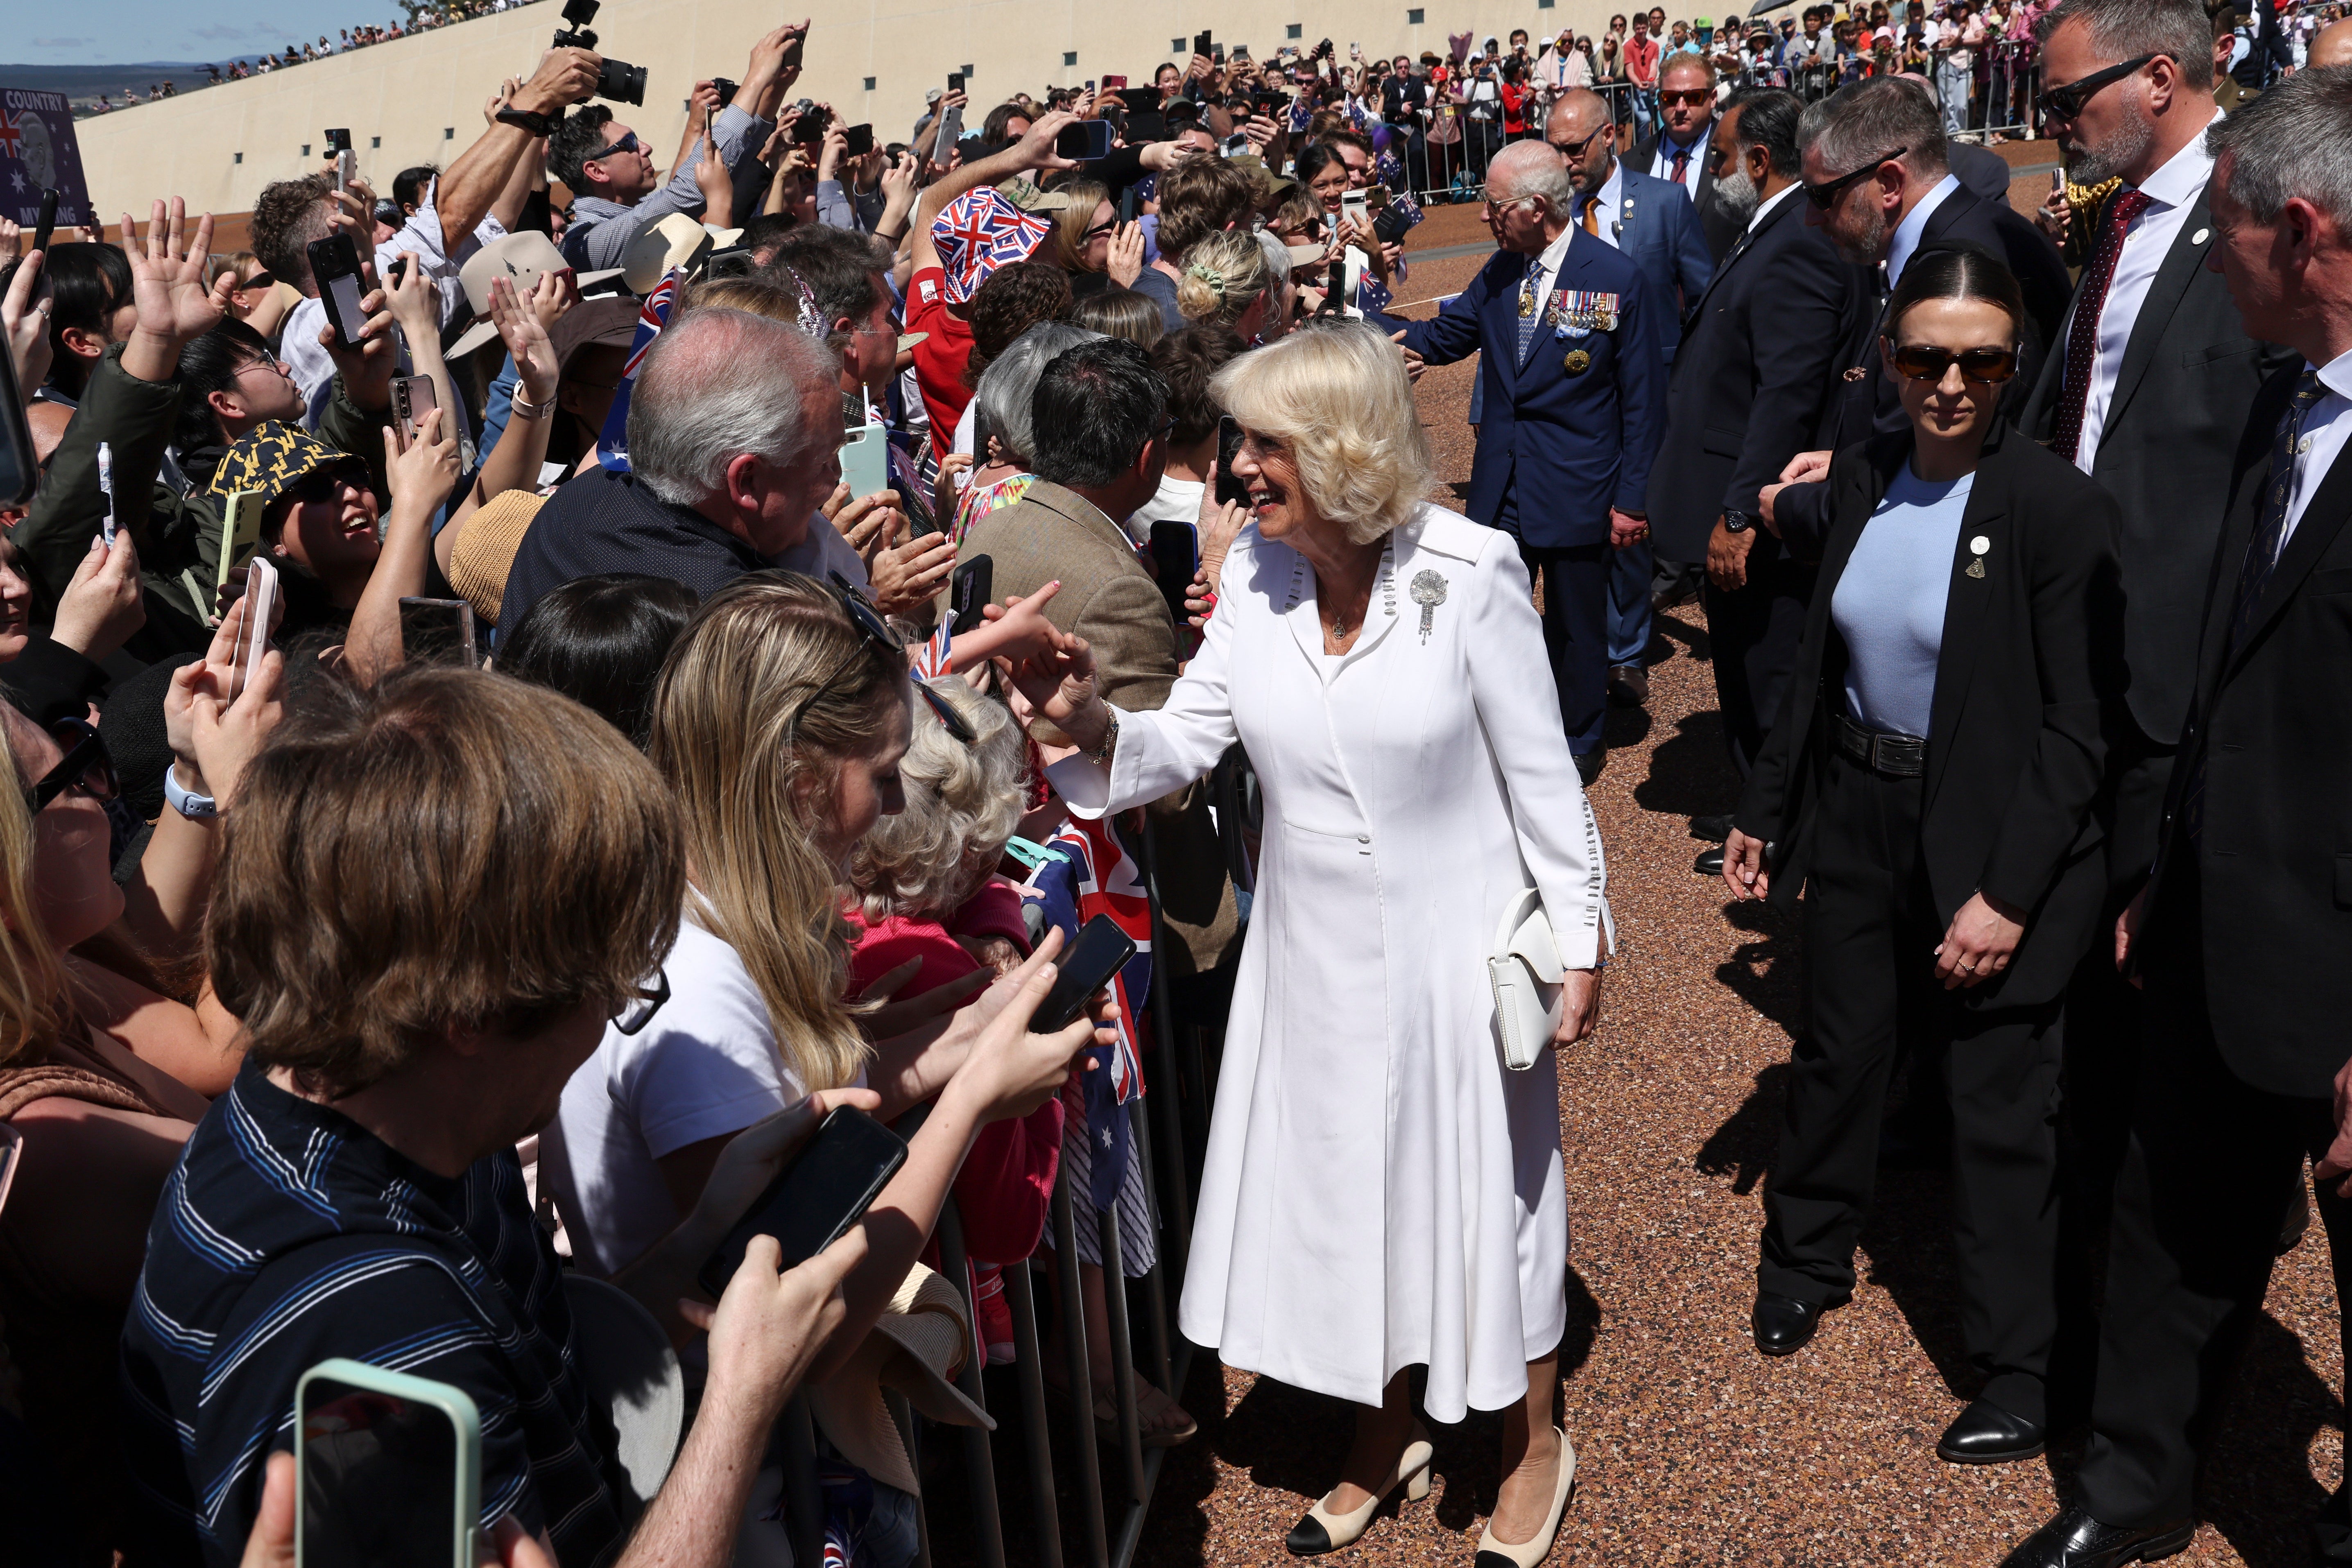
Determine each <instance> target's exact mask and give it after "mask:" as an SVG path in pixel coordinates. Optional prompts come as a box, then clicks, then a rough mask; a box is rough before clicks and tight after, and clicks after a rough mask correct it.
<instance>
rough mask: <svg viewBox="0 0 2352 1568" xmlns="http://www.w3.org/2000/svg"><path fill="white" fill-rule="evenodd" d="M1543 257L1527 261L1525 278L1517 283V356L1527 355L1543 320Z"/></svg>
mask: <svg viewBox="0 0 2352 1568" xmlns="http://www.w3.org/2000/svg"><path fill="white" fill-rule="evenodd" d="M1543 277H1544V265H1543V258H1541V257H1537V258H1535V259H1534V260H1532V261H1529V262H1528V276H1527V280H1526V281H1525V282H1523V283H1521V284H1520V285H1519V358H1520V359H1521V360H1525V359H1526V358H1527V357H1528V348H1529V347H1531V346H1532V345H1533V344H1534V342H1535V341H1536V328H1537V326H1538V324H1539V323H1540V322H1541V321H1542V320H1543V310H1542V307H1543V296H1544V287H1543Z"/></svg>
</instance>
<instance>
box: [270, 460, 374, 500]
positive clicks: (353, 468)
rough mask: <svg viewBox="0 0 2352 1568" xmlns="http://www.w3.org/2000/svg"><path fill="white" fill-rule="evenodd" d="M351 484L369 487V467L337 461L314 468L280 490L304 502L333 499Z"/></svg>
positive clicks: (352, 485)
mask: <svg viewBox="0 0 2352 1568" xmlns="http://www.w3.org/2000/svg"><path fill="white" fill-rule="evenodd" d="M347 484H348V485H349V486H351V487H352V489H355V490H364V489H367V488H368V478H367V469H366V468H363V467H360V466H357V465H354V464H351V463H336V464H333V465H331V466H330V467H328V468H313V469H311V470H310V472H309V473H307V474H304V475H303V476H302V477H301V478H300V479H296V480H295V481H294V482H293V483H292V484H290V485H288V486H287V487H286V488H285V489H282V490H280V491H278V494H280V495H288V496H292V497H293V498H294V499H295V500H299V501H304V502H314V501H331V500H335V499H336V498H337V497H338V496H339V495H341V493H342V488H343V487H344V486H345V485H347Z"/></svg>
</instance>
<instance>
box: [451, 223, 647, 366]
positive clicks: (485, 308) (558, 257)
mask: <svg viewBox="0 0 2352 1568" xmlns="http://www.w3.org/2000/svg"><path fill="white" fill-rule="evenodd" d="M571 266H572V263H570V262H569V261H566V260H564V259H563V252H562V251H560V250H558V249H556V248H555V242H554V241H553V240H551V239H550V238H548V237H547V236H545V235H543V234H541V233H540V232H539V231H538V230H537V229H535V228H527V229H522V230H520V231H519V232H517V233H514V234H509V235H508V236H506V237H503V238H500V239H495V240H492V241H491V242H490V243H489V244H488V245H486V246H484V247H482V248H481V249H479V250H478V251H476V252H475V253H474V255H473V257H472V258H471V259H469V260H468V261H467V263H466V265H465V266H464V267H462V268H459V269H458V272H457V281H458V282H459V283H461V284H463V285H464V286H465V289H466V305H467V309H468V310H471V311H472V312H473V316H474V324H473V325H472V326H471V327H468V328H467V330H466V333H465V335H464V336H463V337H460V338H459V339H458V340H457V342H454V343H451V344H450V345H449V346H448V347H447V348H446V349H444V350H442V351H441V352H442V354H443V357H445V358H447V359H463V358H464V357H465V356H466V355H467V354H469V353H473V352H474V351H475V350H476V349H478V348H480V347H481V346H482V345H483V344H484V343H487V342H489V341H490V340H491V339H492V338H495V337H497V336H498V335H499V329H498V323H496V322H495V321H491V320H490V284H491V282H492V281H493V280H495V279H500V278H504V279H508V280H509V282H511V283H513V285H514V289H515V292H516V293H517V294H520V295H523V296H526V297H527V296H529V294H530V291H531V290H532V289H536V288H538V287H539V279H540V276H541V274H542V273H547V272H562V271H565V270H567V269H568V268H570V267H571ZM620 275H621V269H620V268H617V267H614V268H606V269H605V270H604V271H602V272H583V273H581V274H580V275H579V276H578V277H576V278H574V279H572V281H573V282H574V283H577V284H578V285H579V286H580V287H581V288H583V289H586V288H588V287H590V286H591V285H593V284H596V283H601V282H603V281H604V279H607V278H618V277H619V276H620Z"/></svg>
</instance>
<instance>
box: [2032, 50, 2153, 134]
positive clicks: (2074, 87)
mask: <svg viewBox="0 0 2352 1568" xmlns="http://www.w3.org/2000/svg"><path fill="white" fill-rule="evenodd" d="M2156 58H2158V56H2156V55H2142V56H2140V57H2139V58H2137V59H2131V60H2126V61H2124V63H2123V64H2121V65H2119V66H2109V67H2108V68H2106V69H2105V70H2100V71H2093V72H2092V73H2091V74H2090V75H2088V76H2086V77H2083V78H2080V79H2077V80H2074V81H2070V82H2068V83H2066V85H2065V86H2063V87H2053V88H2052V89H2050V90H2049V91H2047V92H2045V93H2043V94H2042V96H2041V97H2040V98H2037V99H2035V100H2033V103H2034V107H2035V108H2037V109H2039V110H2042V118H2043V119H2045V120H2072V119H2074V117H2075V116H2076V115H2078V114H2080V113H2082V112H2083V105H2084V104H2086V103H2088V102H2090V101H2091V99H2092V96H2093V95H2094V94H2095V93H2096V92H2097V91H2098V90H2099V89H2101V88H2103V87H2105V86H2106V85H2107V84H2108V83H2109V82H2117V81H2121V80H2123V79H2124V78H2126V77H2127V76H2129V75H2131V74H2132V73H2133V72H2134V71H2136V70H2137V69H2139V68H2141V67H2142V66H2144V65H2146V64H2147V62H2148V61H2150V60H2152V59H2156ZM2162 58H2165V59H2171V58H2172V57H2171V56H2170V55H2165V56H2163V57H2162Z"/></svg>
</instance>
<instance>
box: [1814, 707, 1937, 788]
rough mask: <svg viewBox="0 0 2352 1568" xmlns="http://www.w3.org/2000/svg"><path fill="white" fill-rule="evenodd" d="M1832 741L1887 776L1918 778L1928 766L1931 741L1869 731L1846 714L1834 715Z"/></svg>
mask: <svg viewBox="0 0 2352 1568" xmlns="http://www.w3.org/2000/svg"><path fill="white" fill-rule="evenodd" d="M1830 740H1831V742H1832V744H1833V745H1835V746H1836V747H1837V751H1838V754H1839V755H1840V756H1842V757H1845V758H1847V759H1849V760H1851V761H1853V762H1856V763H1861V764H1862V765H1863V766H1864V767H1865V768H1868V769H1869V770H1870V771H1871V772H1872V773H1877V774H1879V775H1880V776H1881V777H1883V778H1890V779H1916V778H1917V777H1918V776H1919V775H1920V774H1921V773H1925V772H1926V771H1927V742H1926V741H1925V740H1922V739H1921V738H1920V737H1919V736H1917V735H1889V734H1884V733H1881V732H1880V731H1876V730H1865V729H1864V728H1863V727H1862V726H1861V725H1859V724H1857V723H1855V722H1854V721H1853V720H1851V719H1849V718H1847V717H1846V716H1845V715H1844V714H1843V713H1832V714H1831V715H1830Z"/></svg>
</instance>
